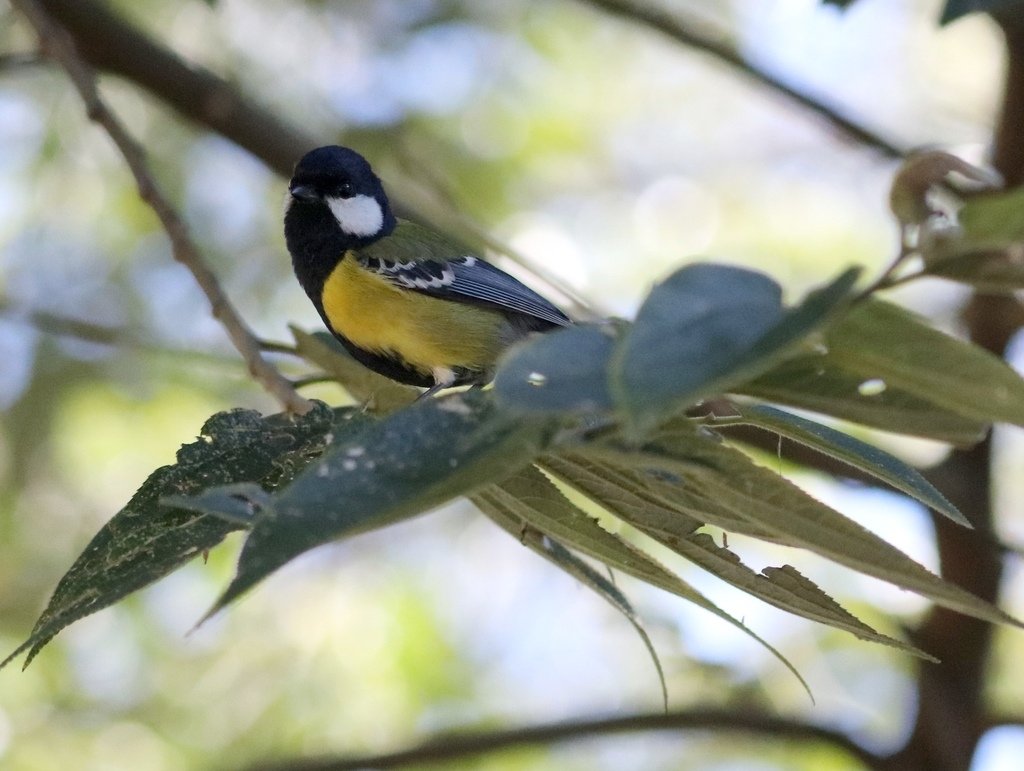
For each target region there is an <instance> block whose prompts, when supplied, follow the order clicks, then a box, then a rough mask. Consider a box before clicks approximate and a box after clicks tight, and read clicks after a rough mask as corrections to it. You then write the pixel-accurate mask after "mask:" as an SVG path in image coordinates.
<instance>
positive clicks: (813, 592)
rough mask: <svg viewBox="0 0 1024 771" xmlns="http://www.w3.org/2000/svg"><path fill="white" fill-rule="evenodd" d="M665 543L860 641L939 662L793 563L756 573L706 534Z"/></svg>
mask: <svg viewBox="0 0 1024 771" xmlns="http://www.w3.org/2000/svg"><path fill="white" fill-rule="evenodd" d="M659 540H662V539H659ZM662 542H663V543H664V544H665V545H666V546H668V547H669V548H671V549H672V550H673V551H675V552H676V553H677V554H679V555H680V556H682V557H685V558H686V559H688V560H690V561H691V562H693V563H694V564H696V565H699V566H700V567H702V568H704V569H705V570H707V571H708V572H709V573H711V574H712V575H714V576H716V577H718V578H720V579H722V580H723V581H726V582H727V583H729V584H732V585H733V586H735V587H736V588H737V589H742V590H743V591H745V592H746V593H747V594H750V595H753V596H754V597H757V598H758V599H760V600H763V601H764V602H767V603H768V604H770V605H774V606H775V607H776V608H780V609H782V610H785V611H787V612H789V613H793V614H794V615H797V616H801V617H803V618H806V619H810V620H811V621H816V622H817V623H819V624H825V625H826V626H831V627H834V628H836V629H842V630H844V631H846V632H849V633H851V634H853V635H854V636H856V637H858V638H860V639H861V640H868V641H870V642H875V643H880V644H882V645H888V646H890V647H892V648H897V649H899V650H901V651H904V652H906V653H911V654H913V655H915V656H919V657H920V658H924V659H928V660H930V661H936V659H935V658H934V657H933V656H930V655H929V654H927V653H925V652H924V651H922V650H920V649H918V648H915V647H914V646H912V645H907V644H906V643H904V642H901V641H900V640H896V639H895V638H892V637H888V636H887V635H884V634H881V633H879V632H876V631H875V630H874V629H872V628H871V627H870V626H868V625H867V624H865V623H864V622H863V621H861V620H860V619H858V618H857V617H856V616H854V615H853V614H852V613H850V612H849V611H847V610H845V609H844V608H843V607H842V606H840V605H839V603H837V602H836V601H835V600H834V599H832V598H831V597H829V596H828V595H827V594H826V593H825V592H823V591H822V590H821V589H820V588H819V587H818V586H817V585H816V584H815V583H814V582H812V581H810V580H809V579H807V578H805V577H804V576H803V575H801V573H800V572H799V571H797V570H796V568H794V567H792V566H790V565H784V566H783V567H781V568H765V569H764V571H763V572H762V573H755V572H754V571H753V570H751V569H750V568H748V567H747V566H746V565H744V564H743V563H742V562H740V558H739V557H738V556H737V555H736V554H735V553H733V552H732V551H730V550H729V549H726V548H724V547H720V546H718V545H717V544H716V543H715V542H714V539H713V538H712V537H711V536H710V535H708V534H707V533H694V534H693V535H690V536H688V537H686V538H664V539H663V540H662Z"/></svg>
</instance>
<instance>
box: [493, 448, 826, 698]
mask: <svg viewBox="0 0 1024 771" xmlns="http://www.w3.org/2000/svg"><path fill="white" fill-rule="evenodd" d="M483 497H484V499H485V501H487V502H489V503H491V504H497V505H500V506H503V507H504V509H505V511H507V512H509V513H511V514H513V515H514V516H515V517H516V518H517V519H519V520H521V521H522V522H523V523H524V524H526V525H528V526H530V527H533V528H535V529H537V530H539V531H540V532H542V533H544V534H546V535H550V536H551V537H553V538H555V539H556V540H558V541H561V542H563V543H566V544H567V545H568V546H570V547H572V548H575V549H577V550H579V551H581V552H583V553H584V554H586V555H588V556H591V557H594V558H595V559H598V560H601V561H602V562H604V563H605V564H606V565H608V566H609V567H611V568H618V569H619V570H621V571H622V572H623V573H627V574H628V575H631V576H634V577H635V578H639V579H640V580H642V581H645V582H647V583H649V584H651V585H653V586H657V587H658V588H659V589H664V590H665V591H667V592H670V593H672V594H674V595H676V596H677V597H681V598H682V599H684V600H688V601H689V602H692V603H694V604H695V605H697V606H698V607H701V608H703V609H704V610H707V611H708V612H710V613H713V614H714V615H716V616H718V617H719V618H721V619H723V620H725V621H727V622H729V623H730V624H732V625H733V626H735V627H736V628H737V629H740V630H742V631H743V632H744V633H746V634H748V635H750V637H751V638H753V639H754V640H757V641H758V642H759V643H761V645H763V646H764V647H765V648H766V649H767V650H768V651H770V652H771V653H772V654H773V655H774V656H775V657H776V658H777V659H778V660H779V661H780V662H782V664H784V665H785V666H786V668H788V669H789V671H790V672H792V673H793V674H794V675H795V676H796V678H797V679H798V680H799V681H800V683H801V685H803V687H804V688H805V689H806V690H807V693H808V695H810V694H811V691H810V688H808V686H807V683H806V682H805V681H804V679H803V678H802V677H801V676H800V673H799V672H797V670H796V668H794V667H793V665H792V664H791V663H790V662H789V660H788V659H786V658H785V656H783V655H782V654H781V653H779V652H778V651H777V650H776V649H775V648H773V647H772V646H771V645H769V644H768V643H767V642H766V641H765V640H763V639H762V638H760V637H759V636H757V635H756V634H754V633H753V632H752V631H751V630H750V629H749V628H748V627H747V626H746V625H744V624H743V623H742V622H741V621H738V620H737V619H735V618H733V617H732V616H730V615H729V614H728V613H726V612H725V611H724V610H722V609H721V608H719V607H718V606H717V605H715V604H714V603H713V602H711V600H709V599H707V598H706V597H705V596H704V595H702V594H701V593H700V592H698V591H697V590H696V589H694V588H693V587H692V586H690V585H689V584H687V583H686V582H685V581H683V580H682V579H681V578H679V577H678V576H676V575H675V574H674V573H672V572H670V571H669V570H668V569H666V568H665V567H663V566H662V565H661V564H660V563H658V562H657V561H656V560H654V558H653V557H650V556H649V555H647V554H645V553H644V552H643V551H641V550H640V549H638V548H636V547H635V546H632V545H630V544H629V543H627V542H626V541H624V540H623V539H622V538H621V537H619V536H618V535H615V534H614V533H610V532H608V531H607V530H605V529H604V528H603V527H601V526H600V525H599V524H598V522H597V520H595V519H593V518H592V517H590V516H588V515H587V514H586V513H585V512H583V511H581V510H580V509H579V508H578V507H576V506H575V505H573V504H572V503H571V502H570V501H569V500H568V499H567V498H566V497H565V496H564V495H562V493H561V492H559V490H558V488H556V487H555V486H554V484H552V483H551V482H550V481H549V480H548V479H547V477H545V476H544V475H543V474H542V473H541V472H539V471H537V470H536V469H532V468H531V469H526V470H524V471H522V472H520V473H519V474H517V475H515V476H514V477H510V478H509V479H506V480H505V481H504V482H502V483H500V484H498V485H495V486H494V487H492V488H489V489H488V490H487V491H486V492H485V493H484V494H483ZM811 698H812V700H813V696H812V697H811Z"/></svg>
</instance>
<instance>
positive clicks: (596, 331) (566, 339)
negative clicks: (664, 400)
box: [494, 324, 615, 413]
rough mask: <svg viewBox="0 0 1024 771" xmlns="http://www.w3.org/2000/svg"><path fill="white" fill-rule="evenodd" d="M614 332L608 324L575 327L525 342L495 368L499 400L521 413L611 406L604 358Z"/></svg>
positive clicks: (602, 408) (606, 359)
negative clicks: (496, 370) (496, 369)
mask: <svg viewBox="0 0 1024 771" xmlns="http://www.w3.org/2000/svg"><path fill="white" fill-rule="evenodd" d="M614 335H615V328H614V327H612V326H611V325H610V324H604V325H600V326H598V325H590V326H574V327H568V328H566V329H560V330H558V331H556V332H551V333H549V334H546V335H542V336H540V337H537V338H536V339H534V340H532V341H530V342H529V343H527V344H525V345H524V346H522V347H520V348H518V349H517V350H515V351H513V352H512V354H511V355H510V356H509V357H508V358H507V359H506V360H505V362H504V363H503V364H502V366H501V367H500V368H499V369H498V372H497V375H496V376H495V378H494V392H495V394H496V396H497V399H498V402H499V403H500V404H502V405H503V406H505V407H508V408H509V409H514V410H519V411H523V412H539V413H550V412H559V413H572V412H595V411H599V410H600V411H604V410H610V409H611V408H612V398H611V395H610V394H609V393H608V361H609V359H610V358H611V355H612V349H613V348H614V346H615V339H614Z"/></svg>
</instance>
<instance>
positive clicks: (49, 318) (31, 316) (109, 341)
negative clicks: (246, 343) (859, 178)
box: [0, 295, 238, 367]
mask: <svg viewBox="0 0 1024 771" xmlns="http://www.w3.org/2000/svg"><path fill="white" fill-rule="evenodd" d="M0 318H3V319H4V320H6V321H9V322H14V323H20V324H26V325H29V326H31V327H32V328H34V329H36V330H38V331H40V332H42V333H43V334H46V335H53V336H55V337H70V338H74V339H76V340H83V341H85V342H88V343H96V344H98V345H109V346H115V347H117V348H125V349H129V350H136V351H145V352H146V353H153V354H159V355H167V356H187V357H189V358H193V359H197V358H198V359H203V360H205V361H208V362H210V363H213V364H224V365H230V366H234V367H237V366H238V357H237V356H225V355H222V354H217V353H207V352H203V351H193V350H188V349H185V348H172V347H170V346H167V345H161V344H160V343H158V342H154V341H152V340H148V339H146V338H144V337H141V336H140V335H137V334H135V333H134V332H132V331H130V330H128V329H125V328H123V327H114V326H108V325H106V324H97V323H95V322H92V321H85V320H84V319H77V318H72V317H70V316H62V315H60V314H57V313H52V312H50V311H44V310H36V309H31V308H29V309H25V308H18V307H16V306H15V305H13V304H12V303H11V301H10V300H9V299H8V298H6V297H4V296H2V295H0Z"/></svg>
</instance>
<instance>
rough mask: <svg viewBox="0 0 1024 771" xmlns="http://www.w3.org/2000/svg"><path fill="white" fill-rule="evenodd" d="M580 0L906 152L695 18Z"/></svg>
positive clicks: (892, 153)
mask: <svg viewBox="0 0 1024 771" xmlns="http://www.w3.org/2000/svg"><path fill="white" fill-rule="evenodd" d="M580 1H581V2H584V3H587V4H589V5H592V6H594V7H596V8H600V9H601V10H603V11H605V12H606V13H609V14H611V15H613V16H618V17H620V18H622V19H626V20H627V21H631V22H634V23H636V24H640V25H642V26H645V27H648V28H650V29H653V30H654V31H656V32H660V33H661V34H662V35H665V36H666V37H668V38H670V39H672V40H674V41H675V42H677V43H682V44H683V45H684V46H687V47H688V48H693V49H696V50H698V51H702V52H704V53H706V54H708V55H710V56H712V57H714V58H715V59H718V60H719V61H721V62H724V63H725V64H728V65H729V66H730V67H732V68H733V69H735V70H738V71H739V72H741V73H742V74H743V75H745V76H747V77H748V78H750V79H752V80H754V81H755V82H756V83H758V84H760V85H762V86H765V87H767V88H768V89H770V90H772V91H775V92H776V93H779V94H782V95H783V96H785V97H786V98H788V99H789V100H791V101H793V102H796V103H797V104H798V105H800V106H801V107H803V108H804V109H806V110H809V111H810V112H812V113H814V114H815V115H817V116H818V117H819V118H822V119H824V120H825V122H826V123H828V124H829V125H831V126H832V127H833V128H834V129H836V130H837V131H839V132H840V133H842V134H844V135H846V136H847V137H848V138H849V139H852V140H853V141H855V142H858V143H860V144H863V145H867V146H868V147H871V148H873V149H875V150H877V151H878V152H880V153H882V154H883V155H885V156H887V157H889V158H901V157H903V156H904V155H906V153H907V149H906V148H901V147H898V146H897V145H896V144H894V143H893V142H891V141H889V140H888V139H886V138H885V137H883V136H881V135H880V134H877V133H875V132H874V131H872V130H871V129H869V128H867V127H865V126H863V125H861V124H860V123H857V122H856V121H854V120H852V119H850V118H848V117H846V116H845V115H843V114H842V113H840V112H839V111H838V110H837V109H836V108H834V107H831V106H829V105H827V104H825V103H824V102H822V101H821V100H820V99H817V98H815V97H813V96H811V95H810V94H807V93H804V92H803V91H801V90H799V89H798V88H796V87H795V86H792V85H790V84H788V83H786V82H784V81H783V80H781V79H780V78H778V77H777V76H775V75H772V74H771V73H770V72H768V71H767V70H765V69H763V68H762V67H759V66H757V65H756V64H754V63H752V62H749V61H747V60H745V59H744V58H743V57H741V56H740V55H739V54H738V53H737V52H736V50H735V49H734V48H733V47H732V46H730V45H728V44H727V43H725V42H723V39H722V38H723V36H722V35H720V34H714V33H711V32H708V31H706V30H698V27H699V26H700V25H699V24H698V23H696V22H694V21H693V20H687V21H683V20H682V19H681V18H680V16H679V14H678V13H677V12H672V13H670V12H668V11H666V10H664V9H662V8H657V7H654V6H652V5H648V4H641V3H637V2H633V0H580Z"/></svg>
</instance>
